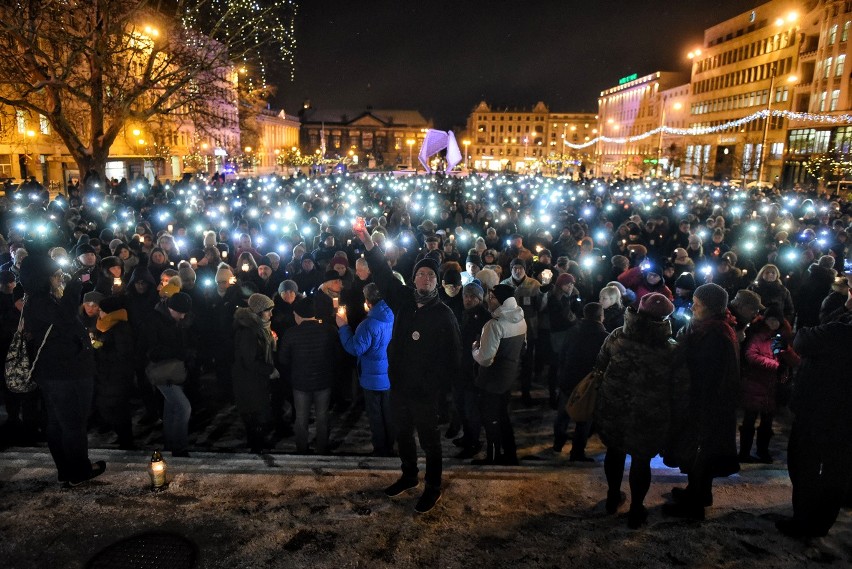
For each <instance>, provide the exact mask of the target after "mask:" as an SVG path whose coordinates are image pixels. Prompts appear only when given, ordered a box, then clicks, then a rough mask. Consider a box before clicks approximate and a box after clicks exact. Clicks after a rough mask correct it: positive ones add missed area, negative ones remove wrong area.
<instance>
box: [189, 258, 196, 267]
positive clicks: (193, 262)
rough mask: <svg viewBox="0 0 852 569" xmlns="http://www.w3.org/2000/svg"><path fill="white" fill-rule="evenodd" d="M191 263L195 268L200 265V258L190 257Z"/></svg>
mask: <svg viewBox="0 0 852 569" xmlns="http://www.w3.org/2000/svg"><path fill="white" fill-rule="evenodd" d="M189 264H190V265H192V268H193V269H194V268H195V267H197V266H198V259H196V258H195V257H190V258H189Z"/></svg>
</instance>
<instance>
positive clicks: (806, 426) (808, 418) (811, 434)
mask: <svg viewBox="0 0 852 569" xmlns="http://www.w3.org/2000/svg"><path fill="white" fill-rule="evenodd" d="M845 309H846V311H847V312H852V297H850V298H849V300H847V302H846V305H845ZM850 345H852V324H850V323H849V320H845V321H837V322H831V323H829V324H824V325H822V326H817V327H814V328H803V329H799V332H798V334H796V339H795V341H794V342H793V347H794V348H795V350H796V352H798V353H799V355H801V356H802V366H801V368H800V370H799V374H798V376H797V378H796V383H795V387H794V391H793V398H792V400H791V408H792V410H793V413H795V419H794V421H793V427H792V430H791V432H790V442H789V448H788V458H787V463H788V468H789V470H790V481H791V482H792V483H793V517H792V518H790V519H785V520H779V521H778V522H777V523H776V524H775V525H776V527H777V528H778V530H779V531H781V533H783V534H785V535H788V536H791V537H822V536H825V535H826V534H828V531H829V530H830V529H831V526H832V525H834V522H835V520H837V515H838V513H839V511H840V506H841V504H842V503H843V499H844V494H845V493H846V492H847V491H848V489H849V483H850V480H852V421H850V420H849V413H850V411H852V382H850V381H849V368H850V366H852V352H850V350H849V346H850Z"/></svg>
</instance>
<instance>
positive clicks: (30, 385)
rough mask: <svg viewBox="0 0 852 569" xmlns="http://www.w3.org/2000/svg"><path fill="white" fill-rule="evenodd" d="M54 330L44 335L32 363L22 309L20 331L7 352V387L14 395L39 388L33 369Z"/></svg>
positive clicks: (51, 327)
mask: <svg viewBox="0 0 852 569" xmlns="http://www.w3.org/2000/svg"><path fill="white" fill-rule="evenodd" d="M26 302H27V299H26V297H24V304H25V305H26ZM52 329H53V324H51V325H50V326H49V327H48V329H47V333H45V335H44V340H42V342H41V346H39V348H38V352H36V357H35V360H33V361H32V363H30V357H29V355H27V346H26V343H25V342H24V310H23V307H22V308H21V318H20V320H19V321H18V329H17V330H15V334H14V335H13V336H12V343H11V344H10V345H9V351H8V352H6V365H5V372H6V387H7V388H8V389H9V391H11V392H12V393H31V392H32V391H35V390H36V389H37V388H38V385H36V383H35V382H34V381H33V379H32V375H33V369H34V368H35V365H36V363H37V362H38V357H39V355H40V354H41V349H42V348H44V344H45V342H47V337H48V336H49V335H50V331H51V330H52Z"/></svg>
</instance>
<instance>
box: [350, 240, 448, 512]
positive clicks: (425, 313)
mask: <svg viewBox="0 0 852 569" xmlns="http://www.w3.org/2000/svg"><path fill="white" fill-rule="evenodd" d="M356 236H357V237H358V238H359V239H361V241H362V242H363V243H364V246H365V247H366V249H367V253H366V254H365V258H366V259H367V263H368V264H369V267H370V272H371V273H372V275H373V280H374V282H375V283H376V285H377V286H378V287H379V292H380V293H381V295H382V298H384V299H385V302H387V304H388V306H389V307H390V308H391V310H392V311H393V313H394V327H393V336H392V338H391V343H390V346H389V347H388V375H389V377H390V381H391V405H392V407H393V411H394V419H395V422H396V428H397V445H398V449H399V457H400V460H401V462H402V465H401V466H402V477H401V478H400V479H399V480H398V481H397V482H395V483H394V484H392V485H390V486H389V487H388V488H386V489H385V494H387V495H388V496H398V495H399V494H401V493H403V492H405V491H406V490H409V489H411V488H416V487H417V485H418V479H417V473H418V468H417V446H416V444H415V442H414V430H415V429H417V436H418V438H419V440H420V446H421V447H422V448H423V450H424V452H425V453H426V488H425V490H424V491H423V495H422V496H421V497H420V500H418V502H417V505H416V506H415V508H414V509H415V510H416V511H417V512H419V513H425V512H428V511H429V510H431V509H432V508H433V507H434V506H435V504H436V503H437V502H438V500H440V499H441V473H442V470H443V465H442V460H441V435H440V433H439V432H438V403H439V401H438V398H439V396H440V394H441V393H446V387H447V385H449V382H450V379H451V378H453V377H455V375H456V374H457V373H458V369H459V355H460V350H461V346H460V343H459V328H458V324H457V323H456V319H455V316H453V313H452V311H451V310H450V309H449V308H448V307H447V306H446V305H445V304H443V303H442V302H441V300H440V299H439V298H438V263H437V262H435V260H434V259H432V258H430V257H426V258H424V259H423V260H421V261H420V262H419V263H418V264H417V265H416V266H415V268H414V286H415V288H414V289H411V288H409V287H407V286H405V285H403V284H402V283H401V282H399V281H398V280H397V279H396V277H394V276H393V273H392V271H391V269H390V267H388V265H387V263H386V262H385V259H384V256H383V255H382V252H381V251H380V250H379V249H377V248H375V247H374V244H373V240H372V238H371V237H370V235H369V233H368V232H367V230H366V229H361V228H357V229H356Z"/></svg>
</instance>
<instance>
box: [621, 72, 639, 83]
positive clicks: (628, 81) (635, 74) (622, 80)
mask: <svg viewBox="0 0 852 569" xmlns="http://www.w3.org/2000/svg"><path fill="white" fill-rule="evenodd" d="M637 77H639V74H638V73H634V74H633V75H628V76H627V77H622V78H621V79H619V80H618V84H619V85H624V84H625V83H630V82H631V81H633V80H634V79H636V78H637Z"/></svg>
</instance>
